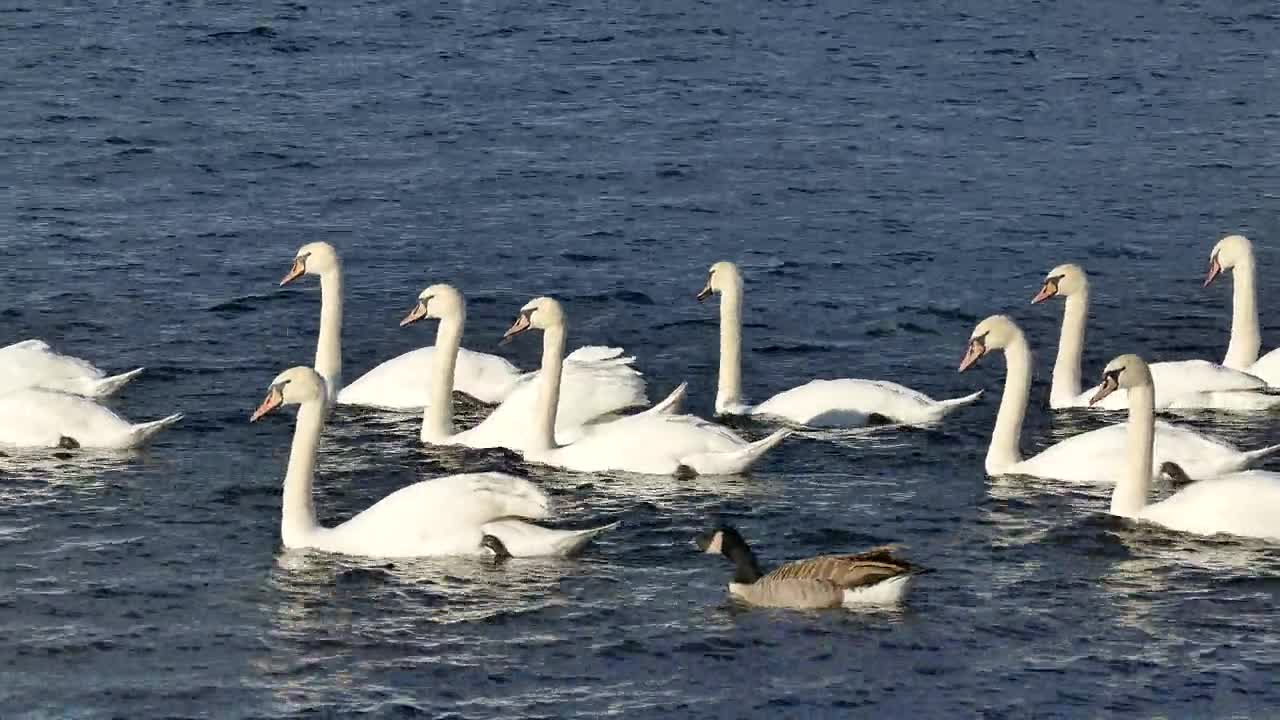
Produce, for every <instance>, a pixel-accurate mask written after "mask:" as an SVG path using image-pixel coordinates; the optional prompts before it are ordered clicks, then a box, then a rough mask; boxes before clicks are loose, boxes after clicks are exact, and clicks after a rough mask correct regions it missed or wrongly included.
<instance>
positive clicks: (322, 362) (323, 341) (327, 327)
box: [315, 267, 342, 404]
mask: <svg viewBox="0 0 1280 720" xmlns="http://www.w3.org/2000/svg"><path fill="white" fill-rule="evenodd" d="M315 368H316V372H318V373H320V377H322V378H324V382H325V385H326V386H327V387H328V393H329V403H330V404H332V403H333V401H334V400H335V399H336V398H337V397H338V391H339V390H341V389H342V268H340V267H335V268H334V269H332V270H329V271H328V272H325V273H323V274H321V275H320V338H319V340H318V341H317V342H316V364H315Z"/></svg>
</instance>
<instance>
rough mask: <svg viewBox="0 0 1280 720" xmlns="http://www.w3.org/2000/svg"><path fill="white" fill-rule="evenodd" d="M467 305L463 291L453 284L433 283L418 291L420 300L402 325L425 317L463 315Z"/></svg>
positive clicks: (439, 318)
mask: <svg viewBox="0 0 1280 720" xmlns="http://www.w3.org/2000/svg"><path fill="white" fill-rule="evenodd" d="M465 307H466V305H465V303H464V302H463V299H462V293H460V292H458V289H457V288H455V287H454V286H452V285H445V284H443V283H441V284H439V285H432V286H431V287H429V288H427V289H426V290H423V291H422V292H420V293H418V302H417V304H416V305H414V306H413V308H412V309H410V310H409V314H408V315H405V316H404V319H403V320H401V321H400V327H404V326H405V325H411V324H413V323H415V322H417V321H419V320H421V319H423V318H430V319H432V320H443V319H444V318H456V317H461V316H462V313H463V312H464V309H465Z"/></svg>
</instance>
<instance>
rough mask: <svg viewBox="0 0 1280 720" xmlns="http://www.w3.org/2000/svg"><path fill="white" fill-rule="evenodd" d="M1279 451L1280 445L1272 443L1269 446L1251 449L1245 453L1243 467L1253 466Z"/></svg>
mask: <svg viewBox="0 0 1280 720" xmlns="http://www.w3.org/2000/svg"><path fill="white" fill-rule="evenodd" d="M1277 452H1280V445H1270V446H1268V447H1264V448H1261V449H1258V450H1250V451H1248V452H1246V453H1243V455H1244V457H1245V461H1244V464H1243V465H1242V466H1241V467H1242V468H1251V467H1253V466H1254V465H1257V464H1258V463H1260V462H1262V461H1263V460H1265V459H1267V458H1269V457H1271V456H1272V455H1275V454H1276V453H1277Z"/></svg>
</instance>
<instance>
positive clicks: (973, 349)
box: [960, 315, 1022, 372]
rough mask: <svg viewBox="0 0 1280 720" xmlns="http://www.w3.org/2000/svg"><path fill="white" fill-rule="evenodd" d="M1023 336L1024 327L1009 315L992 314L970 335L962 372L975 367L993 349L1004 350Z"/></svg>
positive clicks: (961, 366) (961, 363) (961, 362)
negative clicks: (1020, 326) (1019, 325)
mask: <svg viewBox="0 0 1280 720" xmlns="http://www.w3.org/2000/svg"><path fill="white" fill-rule="evenodd" d="M1021 337H1022V329H1021V328H1019V327H1018V324H1017V323H1015V322H1014V321H1013V320H1012V319H1010V318H1009V317H1008V316H1007V315H992V316H991V317H989V318H987V319H986V320H983V321H982V322H980V323H978V325H977V327H975V328H974V329H973V333H972V334H970V335H969V346H968V347H967V348H965V351H964V357H963V358H962V359H961V360H960V372H964V371H965V370H968V369H969V368H971V367H973V366H974V365H976V364H977V363H978V361H979V360H981V359H982V356H983V355H986V354H987V353H989V352H991V351H992V350H1003V349H1004V348H1006V347H1008V346H1009V344H1010V343H1012V342H1013V341H1014V340H1016V339H1018V338H1021Z"/></svg>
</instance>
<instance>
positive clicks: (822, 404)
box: [698, 262, 982, 427]
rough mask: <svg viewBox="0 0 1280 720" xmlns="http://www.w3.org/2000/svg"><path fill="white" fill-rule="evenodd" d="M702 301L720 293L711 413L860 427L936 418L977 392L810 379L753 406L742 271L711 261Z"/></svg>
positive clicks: (971, 397) (880, 381)
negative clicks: (746, 392)
mask: <svg viewBox="0 0 1280 720" xmlns="http://www.w3.org/2000/svg"><path fill="white" fill-rule="evenodd" d="M710 273H711V274H710V276H709V277H708V278H707V284H706V287H704V288H703V289H702V292H700V293H698V300H705V299H707V298H708V297H710V296H711V294H712V293H720V379H719V386H718V387H717V389H716V414H718V415H762V416H768V417H776V418H781V419H783V420H787V421H790V422H793V423H796V424H800V425H808V426H810V427H860V426H863V425H866V424H868V423H869V422H872V421H873V420H879V421H881V422H891V423H904V424H908V425H920V424H925V423H931V422H936V421H938V420H941V419H942V417H943V416H944V415H946V414H947V413H949V412H951V411H952V410H955V409H956V408H958V407H962V406H964V405H968V404H970V403H972V402H973V401H975V400H977V399H978V398H979V397H980V396H981V395H982V391H981V390H979V391H978V392H976V393H973V394H972V395H966V396H964V397H960V398H955V399H952V400H934V399H933V398H931V397H929V396H928V395H925V394H924V393H921V392H917V391H915V390H912V389H911V388H908V387H904V386H902V385H899V384H897V383H893V382H888V381H885V380H855V379H850V378H841V379H838V380H811V381H809V382H808V383H806V384H804V385H800V386H798V387H794V388H791V389H790V390H784V391H782V392H780V393H778V394H777V395H774V396H773V397H771V398H769V399H768V400H765V401H764V402H762V403H760V404H759V405H756V406H754V407H752V406H750V405H747V404H746V403H745V402H744V401H743V399H742V275H741V274H740V273H739V272H738V266H737V265H734V264H733V263H731V262H718V263H716V264H715V265H712V266H711V271H710Z"/></svg>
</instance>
